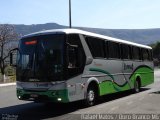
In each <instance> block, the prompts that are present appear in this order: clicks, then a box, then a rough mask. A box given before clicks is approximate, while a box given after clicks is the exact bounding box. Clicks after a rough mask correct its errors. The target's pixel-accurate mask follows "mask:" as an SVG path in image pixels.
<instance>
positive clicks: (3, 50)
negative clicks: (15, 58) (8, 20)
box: [0, 24, 18, 75]
mask: <svg viewBox="0 0 160 120" xmlns="http://www.w3.org/2000/svg"><path fill="white" fill-rule="evenodd" d="M17 38H18V34H17V33H16V31H15V29H14V26H12V25H9V24H0V70H1V73H2V75H4V74H5V73H4V72H5V71H4V70H5V68H6V66H7V64H6V59H7V58H8V57H9V51H10V50H11V49H13V48H14V47H15V46H14V45H13V44H12V42H13V41H15V40H17Z"/></svg>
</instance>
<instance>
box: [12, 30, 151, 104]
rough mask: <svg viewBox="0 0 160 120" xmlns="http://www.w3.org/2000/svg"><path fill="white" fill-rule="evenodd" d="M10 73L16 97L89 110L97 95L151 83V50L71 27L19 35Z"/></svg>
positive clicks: (136, 88) (136, 87)
mask: <svg viewBox="0 0 160 120" xmlns="http://www.w3.org/2000/svg"><path fill="white" fill-rule="evenodd" d="M11 58H12V57H11ZM16 69H17V70H16V76H17V97H18V99H20V100H32V101H41V102H48V101H52V102H62V103H67V102H73V101H78V100H85V101H86V103H87V105H89V106H91V105H94V103H95V102H96V100H97V99H98V97H100V96H103V95H106V94H111V93H116V92H121V91H126V90H130V89H133V90H134V91H135V92H139V91H140V88H141V87H144V86H146V85H149V84H152V83H153V82H154V68H153V60H152V48H151V47H149V46H145V45H141V44H137V43H133V42H129V41H125V40H120V39H116V38H112V37H108V36H103V35H99V34H95V33H91V32H86V31H82V30H77V29H57V30H46V31H41V32H37V33H33V34H29V35H26V36H24V37H22V39H21V40H20V41H19V47H18V56H17V68H16Z"/></svg>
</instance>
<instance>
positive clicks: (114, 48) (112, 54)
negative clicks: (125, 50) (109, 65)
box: [108, 41, 120, 58]
mask: <svg viewBox="0 0 160 120" xmlns="http://www.w3.org/2000/svg"><path fill="white" fill-rule="evenodd" d="M108 57H109V58H120V48H119V43H115V42H111V41H108Z"/></svg>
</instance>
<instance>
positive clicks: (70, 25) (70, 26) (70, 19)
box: [69, 0, 72, 28]
mask: <svg viewBox="0 0 160 120" xmlns="http://www.w3.org/2000/svg"><path fill="white" fill-rule="evenodd" d="M69 28H72V18H71V0H69Z"/></svg>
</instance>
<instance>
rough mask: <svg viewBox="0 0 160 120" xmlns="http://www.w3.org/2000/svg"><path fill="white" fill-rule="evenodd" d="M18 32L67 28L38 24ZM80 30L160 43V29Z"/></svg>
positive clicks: (57, 25)
mask: <svg viewBox="0 0 160 120" xmlns="http://www.w3.org/2000/svg"><path fill="white" fill-rule="evenodd" d="M14 26H15V29H16V31H17V32H18V33H19V34H21V35H25V34H29V33H32V32H37V31H41V30H49V29H62V28H67V27H66V26H62V25H59V24H56V23H46V24H36V25H14ZM78 28H79V29H82V30H86V31H90V32H94V33H99V34H102V35H107V36H110V37H115V38H120V39H124V40H128V41H132V42H136V43H141V44H146V45H148V44H151V43H155V42H156V41H160V28H157V29H100V28H84V27H83V28H82V27H78Z"/></svg>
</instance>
